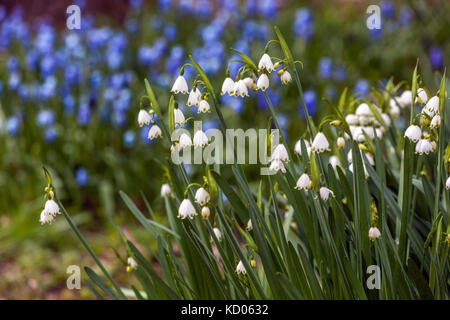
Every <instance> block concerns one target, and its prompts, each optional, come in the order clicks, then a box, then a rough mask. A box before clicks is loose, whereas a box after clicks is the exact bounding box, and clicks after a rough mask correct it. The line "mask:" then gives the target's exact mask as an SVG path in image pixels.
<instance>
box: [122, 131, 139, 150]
mask: <svg viewBox="0 0 450 320" xmlns="http://www.w3.org/2000/svg"><path fill="white" fill-rule="evenodd" d="M135 142H136V133H135V132H134V131H132V130H127V131H125V133H124V134H123V144H124V145H125V146H126V147H127V148H131V147H133V146H134V144H135Z"/></svg>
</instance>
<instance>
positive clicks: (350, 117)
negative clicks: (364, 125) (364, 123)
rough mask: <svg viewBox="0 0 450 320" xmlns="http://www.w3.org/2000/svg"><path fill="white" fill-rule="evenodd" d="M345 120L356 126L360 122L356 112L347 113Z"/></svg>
mask: <svg viewBox="0 0 450 320" xmlns="http://www.w3.org/2000/svg"><path fill="white" fill-rule="evenodd" d="M345 121H347V123H348V125H349V126H355V125H358V124H359V118H358V117H357V116H356V115H355V114H348V115H346V116H345Z"/></svg>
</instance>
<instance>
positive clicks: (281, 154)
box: [271, 143, 289, 162]
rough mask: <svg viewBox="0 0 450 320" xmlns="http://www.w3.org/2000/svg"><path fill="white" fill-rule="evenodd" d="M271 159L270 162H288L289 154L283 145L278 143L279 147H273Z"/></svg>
mask: <svg viewBox="0 0 450 320" xmlns="http://www.w3.org/2000/svg"><path fill="white" fill-rule="evenodd" d="M271 159H272V160H282V161H284V162H288V161H289V154H288V152H287V150H286V147H285V146H284V144H282V143H280V144H279V145H277V146H276V147H275V149H274V150H273V152H272V156H271Z"/></svg>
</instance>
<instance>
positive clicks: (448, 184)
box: [445, 177, 450, 190]
mask: <svg viewBox="0 0 450 320" xmlns="http://www.w3.org/2000/svg"><path fill="white" fill-rule="evenodd" d="M445 189H447V190H448V189H450V177H448V178H447V181H446V182H445Z"/></svg>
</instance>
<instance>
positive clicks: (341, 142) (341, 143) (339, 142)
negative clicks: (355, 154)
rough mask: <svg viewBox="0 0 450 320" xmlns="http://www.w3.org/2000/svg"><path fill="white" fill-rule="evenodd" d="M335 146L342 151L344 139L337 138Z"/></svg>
mask: <svg viewBox="0 0 450 320" xmlns="http://www.w3.org/2000/svg"><path fill="white" fill-rule="evenodd" d="M336 145H337V147H338V148H339V149H344V148H345V139H344V138H342V137H338V138H337V141H336Z"/></svg>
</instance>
